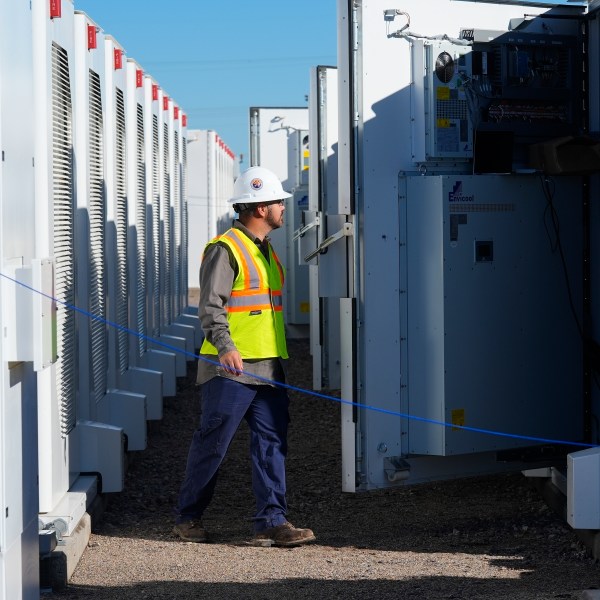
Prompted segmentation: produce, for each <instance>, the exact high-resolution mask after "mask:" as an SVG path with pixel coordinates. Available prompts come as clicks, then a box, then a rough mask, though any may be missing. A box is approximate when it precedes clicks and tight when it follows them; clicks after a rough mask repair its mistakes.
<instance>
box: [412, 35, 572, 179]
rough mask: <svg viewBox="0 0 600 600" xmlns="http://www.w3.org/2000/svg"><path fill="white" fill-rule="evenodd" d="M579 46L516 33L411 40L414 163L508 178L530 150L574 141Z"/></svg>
mask: <svg viewBox="0 0 600 600" xmlns="http://www.w3.org/2000/svg"><path fill="white" fill-rule="evenodd" d="M463 44H465V45H463ZM581 46H582V44H581V40H580V39H579V37H578V35H575V34H573V35H566V34H555V33H533V32H527V31H521V30H514V31H508V32H506V31H487V30H475V29H463V30H462V31H461V33H460V39H458V40H450V39H444V40H443V41H442V40H435V41H430V40H428V41H422V40H414V41H413V44H412V68H413V84H412V91H411V95H412V97H411V102H412V107H411V109H412V110H411V113H412V114H411V120H412V126H413V139H412V149H413V152H412V154H413V160H414V162H415V163H430V162H432V161H435V162H439V163H443V162H444V161H446V162H448V159H454V160H455V161H456V160H458V161H461V160H467V159H473V161H474V171H475V172H476V173H508V172H512V171H514V170H518V169H519V168H527V167H529V147H530V146H531V145H533V144H536V143H540V142H543V141H546V140H549V139H553V138H559V137H564V136H573V135H579V134H581V132H582V124H583V117H584V115H583V108H582V107H583V96H582V90H583V73H584V70H583V57H582V55H581Z"/></svg>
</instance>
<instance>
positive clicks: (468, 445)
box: [380, 175, 583, 456]
mask: <svg viewBox="0 0 600 600" xmlns="http://www.w3.org/2000/svg"><path fill="white" fill-rule="evenodd" d="M458 189H461V190H462V196H461V197H462V198H465V199H466V200H463V201H462V202H461V201H460V200H455V199H454V198H455V197H458V194H456V195H455V190H458ZM553 189H554V198H553V200H552V209H553V211H555V212H554V214H555V218H556V219H557V220H558V221H559V222H560V238H561V246H562V249H563V254H564V259H565V261H566V268H567V271H568V272H569V276H570V279H571V281H572V282H575V281H580V280H581V265H580V256H581V253H582V244H581V241H580V239H579V237H580V236H579V232H580V231H581V227H582V218H581V208H580V206H579V205H578V204H579V203H577V202H573V198H574V197H577V196H578V195H580V194H581V184H580V182H579V181H578V180H577V179H571V178H561V179H560V180H557V181H556V182H555V183H554V188H553ZM401 208H402V213H401V219H402V222H403V223H405V228H406V231H405V232H402V233H401V238H400V239H401V244H402V245H401V247H402V249H403V251H402V255H403V259H402V261H401V264H400V270H401V281H402V283H401V290H402V312H403V311H404V310H406V316H405V320H404V322H403V324H402V342H401V355H402V356H403V363H402V369H401V371H402V381H403V386H402V410H401V412H403V413H408V414H410V415H411V416H413V417H422V418H426V419H433V420H434V421H437V422H444V423H450V424H452V425H459V426H460V425H465V426H467V427H476V428H478V429H483V430H491V431H500V432H506V433H509V434H515V435H517V436H518V435H519V434H520V435H528V436H535V437H538V438H545V439H564V440H573V441H579V440H581V439H582V438H583V389H582V383H581V373H582V370H583V364H582V350H581V340H580V336H579V331H578V327H577V323H576V322H575V320H574V318H573V316H572V315H571V310H570V305H569V294H571V298H572V300H573V304H574V306H575V307H579V306H581V305H582V297H581V293H580V290H579V287H578V286H575V287H574V288H573V287H572V288H571V289H570V290H566V289H565V283H564V273H563V264H562V260H561V257H560V256H559V255H558V253H556V252H553V250H552V242H551V239H550V238H549V234H548V230H547V227H546V226H547V225H548V224H547V222H545V221H544V216H545V215H547V211H548V210H549V207H548V200H547V198H546V197H545V194H544V191H543V189H542V187H541V186H540V182H539V178H538V177H537V176H534V177H528V176H521V177H518V176H517V177H511V176H492V175H488V176H466V177H463V176H444V177H436V176H426V177H423V176H420V175H417V176H414V177H408V178H407V180H406V199H405V200H404V199H403V200H401ZM548 227H549V226H548ZM577 312H578V319H579V321H581V314H580V311H577ZM548 324H552V325H551V326H548ZM380 406H384V407H385V406H386V404H385V402H382V403H381V404H380ZM391 406H393V405H391ZM578 408H579V409H578ZM392 410H393V408H392ZM398 421H399V419H397V422H398ZM402 439H403V440H405V443H406V445H405V446H404V447H403V448H402V450H403V454H405V455H435V454H437V455H443V456H445V455H450V454H466V453H471V452H484V451H488V450H498V449H503V448H511V447H522V446H526V445H530V444H531V443H532V442H531V441H528V440H524V439H520V438H519V437H499V436H494V435H489V434H485V433H474V432H467V431H463V430H460V429H459V428H457V427H452V426H449V427H442V426H440V425H435V424H430V423H425V422H423V421H409V422H408V423H407V422H405V421H402ZM381 442H384V443H386V445H387V446H388V447H389V448H390V449H391V444H390V443H389V442H388V441H387V440H386V439H383V438H382V439H381Z"/></svg>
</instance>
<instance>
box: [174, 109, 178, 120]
mask: <svg viewBox="0 0 600 600" xmlns="http://www.w3.org/2000/svg"><path fill="white" fill-rule="evenodd" d="M173 118H174V119H175V120H177V119H179V106H174V107H173Z"/></svg>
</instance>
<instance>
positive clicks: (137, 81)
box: [135, 69, 144, 87]
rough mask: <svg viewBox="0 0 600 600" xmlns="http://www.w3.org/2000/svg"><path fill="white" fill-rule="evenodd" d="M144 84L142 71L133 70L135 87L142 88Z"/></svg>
mask: <svg viewBox="0 0 600 600" xmlns="http://www.w3.org/2000/svg"><path fill="white" fill-rule="evenodd" d="M143 83H144V71H142V69H136V70H135V87H142V85H143Z"/></svg>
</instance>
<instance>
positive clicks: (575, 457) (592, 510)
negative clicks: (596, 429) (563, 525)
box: [567, 448, 600, 529]
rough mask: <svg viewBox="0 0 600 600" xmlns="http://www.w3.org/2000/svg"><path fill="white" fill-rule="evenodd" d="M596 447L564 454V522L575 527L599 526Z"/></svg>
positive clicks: (599, 451)
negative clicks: (565, 469) (565, 464)
mask: <svg viewBox="0 0 600 600" xmlns="http://www.w3.org/2000/svg"><path fill="white" fill-rule="evenodd" d="M599 498H600V448H589V449H588V450H581V451H580V452H573V453H572V454H569V455H568V456H567V521H568V523H569V525H571V527H574V528H575V529H600V502H598V499H599Z"/></svg>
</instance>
